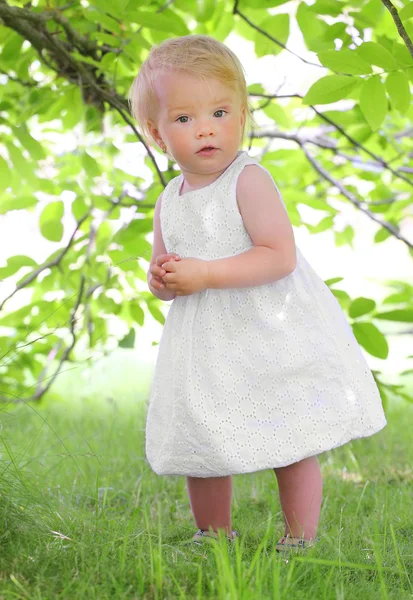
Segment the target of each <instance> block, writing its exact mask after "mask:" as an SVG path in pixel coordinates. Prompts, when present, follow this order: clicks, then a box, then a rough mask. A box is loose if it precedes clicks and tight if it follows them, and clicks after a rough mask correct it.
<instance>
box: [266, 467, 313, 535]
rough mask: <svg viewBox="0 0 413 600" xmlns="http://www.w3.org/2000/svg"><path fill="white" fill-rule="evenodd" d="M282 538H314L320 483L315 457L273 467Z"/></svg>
mask: <svg viewBox="0 0 413 600" xmlns="http://www.w3.org/2000/svg"><path fill="white" fill-rule="evenodd" d="M274 473H275V475H276V477H277V480H278V489H279V494H280V501H281V507H282V510H283V513H284V521H285V535H286V534H287V533H289V534H290V535H291V536H292V537H300V538H301V537H304V538H305V539H312V538H315V537H316V533H317V526H318V520H319V518H320V509H321V500H322V492H323V480H322V477H321V471H320V466H319V464H318V459H317V457H316V456H311V457H310V458H305V459H304V460H301V461H300V462H297V463H294V464H292V465H288V466H287V467H280V468H275V469H274Z"/></svg>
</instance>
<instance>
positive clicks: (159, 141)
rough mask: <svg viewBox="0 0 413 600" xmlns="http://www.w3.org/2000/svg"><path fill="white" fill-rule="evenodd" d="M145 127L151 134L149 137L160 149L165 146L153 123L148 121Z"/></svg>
mask: <svg viewBox="0 0 413 600" xmlns="http://www.w3.org/2000/svg"><path fill="white" fill-rule="evenodd" d="M147 126H148V129H149V132H150V134H151V136H152V137H153V139H154V140H155V142H156V143H157V144H158V146H159V147H160V148H162V147H163V146H165V144H164V143H163V140H162V137H161V135H160V133H159V130H158V128H157V127H156V124H155V123H153V122H152V121H148V122H147Z"/></svg>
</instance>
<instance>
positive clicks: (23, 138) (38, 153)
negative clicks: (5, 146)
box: [12, 123, 46, 160]
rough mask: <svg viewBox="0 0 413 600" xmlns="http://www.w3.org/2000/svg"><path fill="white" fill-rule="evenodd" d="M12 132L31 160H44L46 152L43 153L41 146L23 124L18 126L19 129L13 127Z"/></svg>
mask: <svg viewBox="0 0 413 600" xmlns="http://www.w3.org/2000/svg"><path fill="white" fill-rule="evenodd" d="M12 131H13V133H14V135H15V136H16V138H17V139H18V140H19V142H20V143H21V145H22V146H23V148H26V150H27V151H28V152H29V154H30V155H31V157H32V158H34V159H35V160H43V159H45V158H46V152H45V151H44V149H43V146H42V145H41V144H40V143H39V142H38V141H37V140H35V139H34V137H32V136H31V135H30V133H29V131H28V129H27V127H26V125H25V124H24V123H23V124H21V125H19V127H13V128H12Z"/></svg>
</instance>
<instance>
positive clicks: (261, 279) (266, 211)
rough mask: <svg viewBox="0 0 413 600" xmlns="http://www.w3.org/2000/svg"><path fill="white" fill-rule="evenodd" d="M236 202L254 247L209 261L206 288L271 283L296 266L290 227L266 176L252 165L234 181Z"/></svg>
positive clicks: (280, 203) (289, 272) (269, 179)
mask: <svg viewBox="0 0 413 600" xmlns="http://www.w3.org/2000/svg"><path fill="white" fill-rule="evenodd" d="M237 201H238V206H239V210H240V213H241V215H242V218H243V221H244V226H245V229H246V230H247V231H248V234H249V236H250V238H251V240H252V242H253V244H254V247H253V248H250V249H249V250H247V251H246V252H242V253H241V254H237V255H236V256H230V257H229V258H220V259H217V260H211V261H209V262H208V270H209V277H208V279H209V280H208V287H209V288H217V289H220V288H232V287H234V288H235V287H249V286H255V285H263V284H266V283H272V282H274V281H277V280H279V279H282V278H283V277H286V276H287V275H290V274H291V273H292V272H293V271H294V269H295V267H296V247H295V241H294V232H293V228H292V225H291V222H290V220H289V218H288V214H287V211H286V210H285V208H284V206H283V204H282V202H281V199H280V197H279V195H278V193H277V190H276V188H275V186H274V182H273V181H272V180H271V178H270V177H269V175H268V174H267V173H265V171H263V170H262V169H261V168H260V167H258V166H256V165H249V166H247V167H245V168H244V169H243V171H242V172H241V174H240V176H239V178H238V183H237Z"/></svg>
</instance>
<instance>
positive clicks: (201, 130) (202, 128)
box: [197, 122, 214, 138]
mask: <svg viewBox="0 0 413 600" xmlns="http://www.w3.org/2000/svg"><path fill="white" fill-rule="evenodd" d="M212 133H214V128H213V126H212V123H209V122H204V123H202V124H200V125H199V127H198V134H197V137H198V138H200V137H205V136H207V135H211V134H212Z"/></svg>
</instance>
